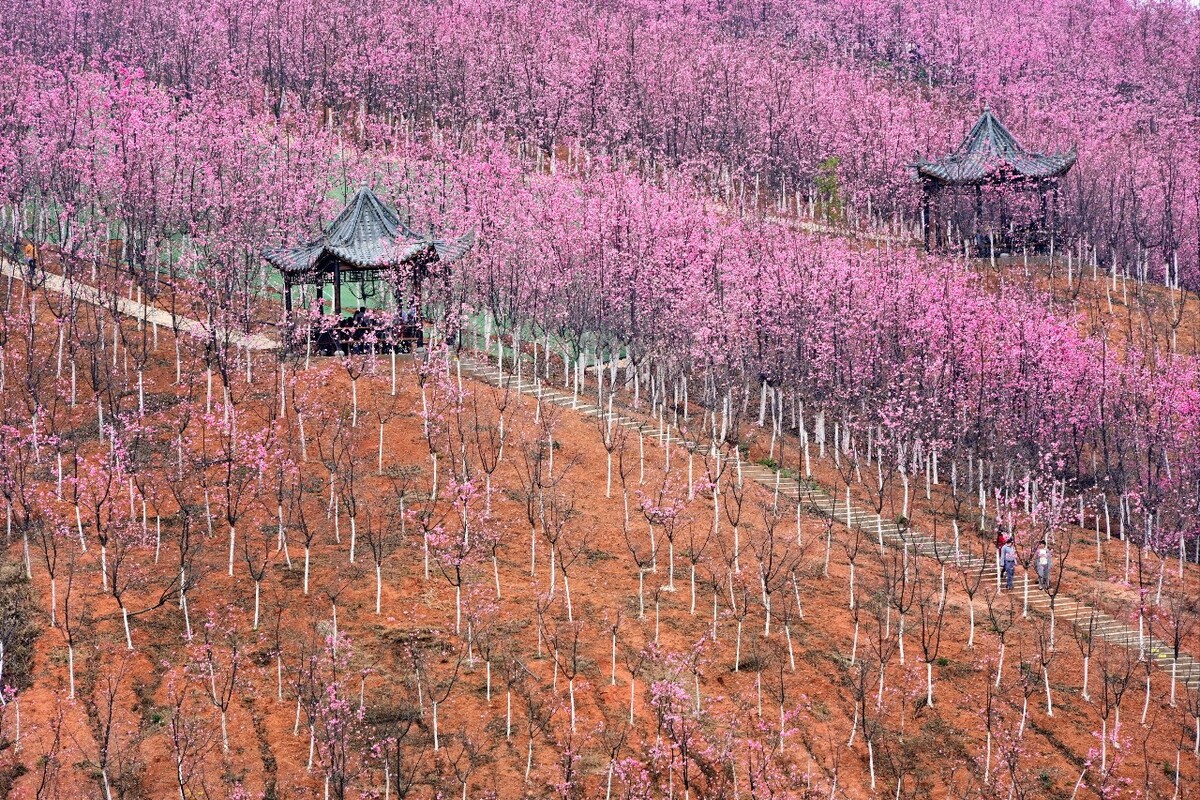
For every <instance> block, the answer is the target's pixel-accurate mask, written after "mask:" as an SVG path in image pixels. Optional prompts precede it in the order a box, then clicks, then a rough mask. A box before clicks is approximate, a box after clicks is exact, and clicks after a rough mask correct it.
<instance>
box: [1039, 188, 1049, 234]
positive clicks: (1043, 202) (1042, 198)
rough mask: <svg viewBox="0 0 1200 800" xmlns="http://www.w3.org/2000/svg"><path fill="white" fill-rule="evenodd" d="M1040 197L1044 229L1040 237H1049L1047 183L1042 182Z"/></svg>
mask: <svg viewBox="0 0 1200 800" xmlns="http://www.w3.org/2000/svg"><path fill="white" fill-rule="evenodd" d="M1038 197H1039V200H1040V201H1041V205H1042V230H1041V234H1040V235H1039V236H1038V238H1039V239H1040V238H1041V237H1042V236H1046V237H1049V235H1050V207H1049V206H1048V205H1047V204H1046V185H1045V184H1042V185H1041V186H1039V187H1038Z"/></svg>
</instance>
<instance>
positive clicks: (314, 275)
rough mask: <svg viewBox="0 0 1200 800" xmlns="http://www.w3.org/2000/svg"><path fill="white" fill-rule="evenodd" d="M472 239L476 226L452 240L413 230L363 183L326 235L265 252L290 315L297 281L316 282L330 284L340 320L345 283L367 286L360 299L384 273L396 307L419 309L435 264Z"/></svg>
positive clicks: (456, 255)
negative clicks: (276, 273)
mask: <svg viewBox="0 0 1200 800" xmlns="http://www.w3.org/2000/svg"><path fill="white" fill-rule="evenodd" d="M474 244H475V232H474V230H472V231H469V232H468V233H466V234H465V235H463V236H460V237H458V238H454V239H443V238H439V237H436V236H434V235H433V234H432V233H429V234H419V233H417V232H415V231H413V230H412V229H411V228H409V227H408V226H407V225H405V224H404V223H403V222H402V221H401V220H400V217H399V215H398V214H397V213H396V212H395V211H394V210H392V209H391V208H389V207H388V206H387V205H386V204H385V203H384V202H383V201H381V200H380V199H379V198H378V197H377V196H376V195H375V193H374V192H372V191H371V190H370V189H368V188H365V187H364V188H362V189H359V191H358V193H357V194H356V195H355V196H354V199H353V200H351V201H350V203H349V205H347V206H346V208H345V209H344V210H343V211H342V213H341V214H339V215H338V216H337V219H335V220H334V221H333V222H332V223H331V224H330V225H329V228H328V229H327V230H326V232H325V233H324V234H323V235H321V236H319V237H317V238H316V239H313V240H312V241H310V242H308V243H306V244H301V245H298V246H295V247H280V248H273V249H270V250H267V251H266V252H264V253H263V256H264V257H265V258H266V260H267V261H268V262H270V263H271V264H272V265H273V266H274V267H275V268H276V269H278V270H279V272H280V274H281V275H282V277H283V305H284V310H285V311H286V312H287V315H288V317H289V319H290V317H291V311H292V302H293V297H292V290H293V289H294V288H295V287H296V286H315V287H317V293H318V295H319V296H321V297H323V296H324V294H325V288H326V286H330V287H331V288H332V302H331V304H330V305H331V306H332V315H333V317H334V318H335V319H336V320H337V321H338V322H339V323H340V322H341V321H342V320H341V316H342V287H343V285H347V286H350V285H353V284H355V283H357V284H359V285H360V287H363V291H362V298H361V300H360V302H365V297H366V295H367V294H368V291H367V290H366V287H367V285H368V281H370V282H372V283H373V282H374V281H376V280H377V279H378V278H380V277H382V278H384V280H385V282H387V283H390V284H391V288H392V290H393V291H394V293H395V301H396V306H397V308H403V309H404V310H405V311H409V312H411V313H414V314H415V313H416V312H417V310H418V309H419V304H420V298H421V285H422V283H423V282H424V281H425V279H426V278H428V277H429V275H430V274H431V273H432V269H433V266H434V265H435V264H447V263H451V262H454V261H457V260H459V259H460V258H462V257H463V256H465V255H466V254H467V252H468V251H469V250H470V249H471V247H472V246H473V245H474ZM400 284H404V285H400Z"/></svg>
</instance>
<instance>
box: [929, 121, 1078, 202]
mask: <svg viewBox="0 0 1200 800" xmlns="http://www.w3.org/2000/svg"><path fill="white" fill-rule="evenodd" d="M1074 163H1075V148H1073V147H1072V148H1071V150H1069V151H1068V152H1066V153H1056V154H1052V155H1046V154H1043V153H1031V152H1028V151H1027V150H1025V148H1023V147H1022V146H1021V145H1020V143H1018V142H1017V139H1016V137H1014V136H1013V135H1012V134H1011V133H1010V132H1009V130H1008V128H1006V127H1004V123H1002V122H1000V120H998V119H996V115H995V114H993V113H992V111H991V109H984V112H983V116H981V117H980V118H979V121H978V122H976V123H975V125H974V127H972V128H971V132H970V133H968V134H967V138H966V139H964V140H963V143H962V144H961V145H959V146H958V149H957V150H955V151H954V152H953V153H952V154H951V155H949V156H947V157H946V158H943V159H941V160H940V161H926V160H924V159H922V160H920V161H918V162H917V163H916V164H915V165H914V166H915V167H916V169H917V173H918V175H920V176H921V177H923V178H931V179H933V180H937V181H941V182H942V183H948V184H960V185H961V184H974V183H983V182H985V181H988V180H992V179H995V178H997V177H1000V176H1001V174H1002V173H1004V172H1011V173H1013V174H1015V176H1017V177H1024V178H1032V179H1045V178H1056V177H1058V176H1060V175H1065V174H1066V172H1067V170H1069V169H1070V168H1071V166H1072V165H1073V164H1074Z"/></svg>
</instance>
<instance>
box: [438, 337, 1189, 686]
mask: <svg viewBox="0 0 1200 800" xmlns="http://www.w3.org/2000/svg"><path fill="white" fill-rule="evenodd" d="M460 364H461V369H462V371H463V373H464V374H467V375H470V376H471V377H473V378H476V379H477V380H481V381H483V382H485V383H489V384H492V385H494V386H508V387H510V388H512V389H514V390H516V391H519V392H521V393H523V394H528V395H531V396H534V397H540V398H541V399H542V400H544V401H548V402H551V403H554V404H555V405H558V406H562V407H563V408H568V409H571V410H573V411H576V412H578V413H579V414H582V415H584V416H591V417H598V416H600V415H602V414H608V412H606V411H605V410H604V409H602V408H600V407H599V406H597V405H596V404H595V403H592V402H589V401H588V400H585V399H582V398H581V397H579V396H578V395H575V394H573V393H571V392H568V391H563V390H561V389H558V388H553V387H549V386H547V385H545V384H543V383H540V382H538V381H531V380H528V379H526V378H522V379H521V380H520V381H518V380H517V378H516V376H514V375H512V374H510V373H507V372H504V371H502V370H500V369H498V368H497V367H496V366H494V365H492V364H485V363H482V362H480V361H478V360H475V359H473V358H462V359H460ZM611 420H612V422H613V423H614V424H617V425H621V426H623V427H625V428H628V429H629V430H632V431H635V432H637V433H638V434H639V435H641V436H644V437H646V438H649V439H653V440H655V441H657V442H658V443H659V444H662V445H665V444H668V443H670V444H674V445H675V446H677V447H681V448H685V449H688V450H692V451H696V450H697V449H698V445H697V444H696V443H695V442H692V441H688V440H686V439H685V438H684V437H682V436H680V435H677V434H676V433H673V432H672V430H671V427H670V425H669V424H666V425H663V426H662V427H660V426H659V425H658V424H657V423H651V422H648V421H646V420H645V419H644V418H641V417H638V416H630V415H626V414H618V413H616V412H613V413H612V416H611ZM740 469H741V474H742V480H752V481H754V482H756V483H759V484H761V485H762V486H764V487H766V488H767V489H769V490H771V491H773V492H774V491H778V492H779V494H780V496H782V497H786V498H788V499H789V500H790V501H792V502H794V503H799V504H801V505H802V506H803V507H804V508H805V509H807V510H809V511H812V512H815V513H817V514H819V515H822V516H825V517H831V518H832V519H833V520H834V521H835V522H837V523H839V524H842V525H845V526H846V527H848V528H854V527H857V528H860V529H862V530H863V532H864V533H865V534H866V535H867V536H868V537H869V538H871V539H872V540H873V541H882V542H883V544H884V545H886V546H890V547H898V548H904V547H909V548H912V550H913V552H915V553H917V554H919V555H922V556H927V557H930V558H936V559H938V560H939V561H940V562H943V563H946V564H948V565H950V566H952V567H953V568H955V569H958V570H962V571H967V572H972V573H974V571H975V570H978V571H979V574H980V586H981V587H982V586H983V585H985V583H986V582H990V583H992V584H994V585H996V586H999V585H1000V575H999V570H998V568H997V565H996V563H995V561H994V560H992V559H983V558H981V557H980V556H978V555H974V554H969V553H964V552H962V551H961V550H956V546H955V544H954V543H951V542H947V541H937V540H935V539H934V538H933V537H932V536H930V535H929V534H927V533H922V532H920V531H917V530H914V529H911V528H907V527H905V528H902V527H900V526H898V525H897V524H896V523H895V522H894V521H892V520H887V519H883V518H882V517H880V516H879V515H877V514H875V513H874V512H873V511H871V510H869V509H866V508H863V507H861V506H858V505H855V504H854V503H852V502H851V503H849V504H847V502H846V501H845V500H840V501H839V500H838V499H837V498H835V497H834V496H833V495H832V494H830V493H829V492H826V491H825V490H823V489H821V488H818V487H817V486H815V485H814V484H812V483H811V482H809V481H803V482H802V481H798V480H796V479H795V478H790V477H784V476H783V475H782V474H781V473H780V472H779V471H777V470H774V469H771V468H768V467H765V466H762V465H761V464H752V463H748V462H742V464H741V465H740ZM1014 578H1015V580H1021V581H1024V580H1032V581H1033V583H1034V585H1033V586H1031V587H1029V588H1028V599H1027V600H1026V599H1025V591H1026V587H1025V586H1024V584H1023V583H1022V586H1021V587H1020V588H1015V586H1016V584H1015V582H1014V592H1017V593H1020V596H1021V600H1022V606H1023V607H1024V604H1025V603H1027V604H1028V609H1029V611H1030V612H1033V613H1041V614H1049V613H1050V612H1051V604H1052V603H1053V610H1054V614H1055V617H1056V619H1062V620H1065V621H1067V622H1069V623H1071V624H1073V625H1076V626H1079V627H1080V628H1081V629H1083V630H1085V631H1086V630H1088V629H1089V628H1090V629H1091V631H1092V634H1093V636H1094V638H1095V639H1096V640H1105V641H1108V642H1111V643H1113V644H1118V645H1122V646H1125V647H1130V648H1134V649H1138V650H1139V652H1140V653H1144V654H1145V656H1146V657H1148V658H1151V659H1153V660H1154V662H1155V663H1156V664H1158V665H1159V666H1160V667H1162V668H1163V669H1164V670H1165V671H1166V672H1168V673H1170V672H1171V671H1172V669H1174V672H1175V678H1176V680H1178V681H1179V682H1181V683H1183V684H1185V685H1187V686H1192V687H1196V686H1200V662H1197V661H1196V659H1194V658H1192V656H1190V655H1188V654H1186V653H1182V652H1181V653H1180V655H1179V659H1178V660H1176V659H1175V657H1174V653H1173V650H1172V648H1171V647H1170V645H1169V644H1168V643H1166V642H1162V641H1159V640H1156V639H1154V638H1152V637H1151V636H1150V633H1149V631H1145V630H1144V631H1143V632H1141V633H1139V631H1138V630H1137V628H1135V627H1131V626H1130V625H1127V624H1125V623H1124V622H1121V621H1120V620H1118V619H1116V618H1115V617H1113V616H1111V615H1109V614H1106V613H1104V612H1103V611H1101V610H1099V609H1096V608H1093V607H1092V606H1090V605H1088V604H1086V603H1083V602H1081V601H1080V600H1078V599H1076V598H1074V597H1071V596H1070V595H1068V594H1064V593H1062V592H1059V593H1058V594H1057V595H1056V596H1054V597H1053V598H1052V597H1051V596H1050V595H1049V594H1048V593H1046V592H1043V591H1042V590H1040V589H1038V588H1036V579H1030V578H1029V577H1028V576H1021V575H1016V576H1014Z"/></svg>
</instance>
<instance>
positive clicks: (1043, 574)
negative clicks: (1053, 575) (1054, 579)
mask: <svg viewBox="0 0 1200 800" xmlns="http://www.w3.org/2000/svg"><path fill="white" fill-rule="evenodd" d="M1052 560H1053V559H1052V557H1051V555H1050V545H1048V544H1046V542H1045V541H1043V542H1042V543H1041V544H1039V545H1038V549H1037V552H1036V553H1035V554H1034V557H1033V563H1034V566H1035V567H1037V576H1038V587H1039V588H1041V589H1043V590H1045V591H1049V590H1050V564H1051V561H1052Z"/></svg>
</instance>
